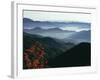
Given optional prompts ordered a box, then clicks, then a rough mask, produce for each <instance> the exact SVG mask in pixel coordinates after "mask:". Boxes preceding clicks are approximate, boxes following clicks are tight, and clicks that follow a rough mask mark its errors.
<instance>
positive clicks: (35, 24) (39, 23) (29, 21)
mask: <svg viewBox="0 0 100 80" xmlns="http://www.w3.org/2000/svg"><path fill="white" fill-rule="evenodd" d="M90 25H91V24H90V23H85V22H84V23H83V22H52V21H51V22H50V21H33V20H32V19H29V18H23V26H24V29H27V28H35V27H51V28H54V27H64V26H75V27H77V26H79V27H84V28H88V27H89V28H90Z"/></svg>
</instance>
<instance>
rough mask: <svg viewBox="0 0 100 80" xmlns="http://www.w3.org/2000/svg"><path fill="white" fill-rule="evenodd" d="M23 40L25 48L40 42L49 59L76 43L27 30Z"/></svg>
mask: <svg viewBox="0 0 100 80" xmlns="http://www.w3.org/2000/svg"><path fill="white" fill-rule="evenodd" d="M23 40H24V41H23V46H24V50H25V49H27V48H30V47H31V46H32V45H33V44H34V43H37V42H38V43H40V44H41V45H42V46H43V47H44V50H45V53H46V57H47V58H48V59H49V58H54V57H56V56H57V55H60V54H61V53H62V52H64V51H65V50H69V49H70V48H72V47H73V46H74V43H70V42H68V43H65V42H63V41H61V40H59V39H54V38H50V37H43V36H40V35H33V34H28V33H25V32H24V35H23Z"/></svg>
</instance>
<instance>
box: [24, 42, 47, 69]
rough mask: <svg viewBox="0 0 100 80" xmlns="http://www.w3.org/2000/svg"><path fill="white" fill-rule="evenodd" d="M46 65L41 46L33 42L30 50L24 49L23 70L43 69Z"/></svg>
mask: <svg viewBox="0 0 100 80" xmlns="http://www.w3.org/2000/svg"><path fill="white" fill-rule="evenodd" d="M47 64H48V61H47V59H46V58H45V51H44V48H43V46H42V44H40V43H39V42H35V43H34V44H32V46H31V47H30V48H27V49H25V51H24V53H23V65H24V66H23V67H24V69H34V68H45V67H47Z"/></svg>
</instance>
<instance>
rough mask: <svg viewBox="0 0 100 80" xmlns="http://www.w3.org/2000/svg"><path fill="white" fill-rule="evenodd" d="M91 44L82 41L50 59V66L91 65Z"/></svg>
mask: <svg viewBox="0 0 100 80" xmlns="http://www.w3.org/2000/svg"><path fill="white" fill-rule="evenodd" d="M90 46H91V44H90V43H80V44H78V45H76V46H75V47H73V48H71V49H70V50H68V51H65V52H64V53H63V54H61V55H59V56H57V57H56V58H55V59H54V60H52V61H49V66H50V67H75V66H90V65H91V48H90Z"/></svg>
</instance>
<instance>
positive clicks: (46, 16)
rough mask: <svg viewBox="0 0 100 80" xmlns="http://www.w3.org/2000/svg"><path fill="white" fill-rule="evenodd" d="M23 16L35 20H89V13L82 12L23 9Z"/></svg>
mask: <svg viewBox="0 0 100 80" xmlns="http://www.w3.org/2000/svg"><path fill="white" fill-rule="evenodd" d="M23 16H24V17H25V18H30V19H32V20H35V21H61V22H63V21H64V22H67V21H68V22H69V21H75V22H88V23H90V22H91V18H90V16H91V14H82V13H59V12H43V11H42V12H40V11H24V15H23Z"/></svg>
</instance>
